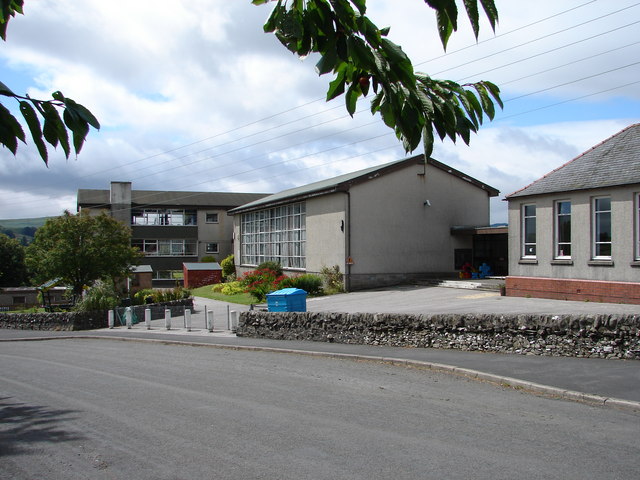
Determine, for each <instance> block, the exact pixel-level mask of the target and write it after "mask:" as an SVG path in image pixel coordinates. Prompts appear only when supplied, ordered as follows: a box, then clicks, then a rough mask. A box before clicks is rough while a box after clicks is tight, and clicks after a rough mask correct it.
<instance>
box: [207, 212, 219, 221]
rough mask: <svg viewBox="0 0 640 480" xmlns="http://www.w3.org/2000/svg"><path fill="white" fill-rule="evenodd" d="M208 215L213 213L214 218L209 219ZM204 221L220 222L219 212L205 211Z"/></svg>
mask: <svg viewBox="0 0 640 480" xmlns="http://www.w3.org/2000/svg"><path fill="white" fill-rule="evenodd" d="M209 215H215V216H216V219H215V220H209ZM204 223H220V214H219V213H218V212H207V213H205V214H204Z"/></svg>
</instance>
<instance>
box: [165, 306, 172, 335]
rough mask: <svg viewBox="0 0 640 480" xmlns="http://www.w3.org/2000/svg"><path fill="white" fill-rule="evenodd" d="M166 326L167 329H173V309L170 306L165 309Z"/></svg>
mask: <svg viewBox="0 0 640 480" xmlns="http://www.w3.org/2000/svg"><path fill="white" fill-rule="evenodd" d="M164 327H165V328H166V329H167V330H171V310H169V309H168V308H166V309H165V311H164Z"/></svg>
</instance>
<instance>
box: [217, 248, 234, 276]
mask: <svg viewBox="0 0 640 480" xmlns="http://www.w3.org/2000/svg"><path fill="white" fill-rule="evenodd" d="M220 266H221V267H222V278H224V279H225V280H227V279H228V278H229V277H232V276H234V275H235V274H236V263H235V260H234V257H233V254H231V255H229V256H228V257H227V258H225V259H224V260H222V261H221V262H220Z"/></svg>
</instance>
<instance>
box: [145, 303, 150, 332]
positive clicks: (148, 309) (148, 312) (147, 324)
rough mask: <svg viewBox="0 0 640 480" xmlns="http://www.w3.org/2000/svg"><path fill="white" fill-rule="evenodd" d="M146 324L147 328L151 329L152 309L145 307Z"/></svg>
mask: <svg viewBox="0 0 640 480" xmlns="http://www.w3.org/2000/svg"><path fill="white" fill-rule="evenodd" d="M144 324H145V325H146V327H147V330H151V309H150V308H145V309H144Z"/></svg>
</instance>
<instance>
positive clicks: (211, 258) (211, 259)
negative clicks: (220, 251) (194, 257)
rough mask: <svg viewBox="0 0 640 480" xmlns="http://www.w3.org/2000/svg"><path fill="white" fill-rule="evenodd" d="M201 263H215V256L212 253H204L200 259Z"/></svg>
mask: <svg viewBox="0 0 640 480" xmlns="http://www.w3.org/2000/svg"><path fill="white" fill-rule="evenodd" d="M200 261H201V262H202V263H216V257H214V256H213V255H205V256H204V257H202V258H201V259H200Z"/></svg>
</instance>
